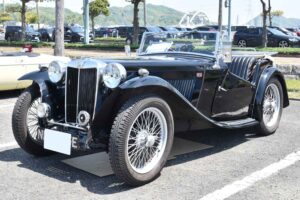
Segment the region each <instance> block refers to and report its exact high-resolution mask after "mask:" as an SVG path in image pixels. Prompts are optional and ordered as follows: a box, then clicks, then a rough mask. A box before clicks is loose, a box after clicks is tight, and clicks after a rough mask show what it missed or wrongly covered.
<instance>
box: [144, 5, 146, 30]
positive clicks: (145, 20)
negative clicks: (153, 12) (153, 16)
mask: <svg viewBox="0 0 300 200" xmlns="http://www.w3.org/2000/svg"><path fill="white" fill-rule="evenodd" d="M144 26H145V27H146V26H147V5H146V0H144Z"/></svg>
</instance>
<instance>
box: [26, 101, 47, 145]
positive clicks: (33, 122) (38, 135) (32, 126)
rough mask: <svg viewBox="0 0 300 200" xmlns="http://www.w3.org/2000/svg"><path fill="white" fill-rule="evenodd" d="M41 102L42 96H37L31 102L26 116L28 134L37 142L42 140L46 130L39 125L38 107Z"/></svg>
mask: <svg viewBox="0 0 300 200" xmlns="http://www.w3.org/2000/svg"><path fill="white" fill-rule="evenodd" d="M40 102H41V98H37V99H35V100H34V101H33V102H32V103H31V105H30V106H29V108H28V111H27V117H26V124H27V129H28V134H29V136H30V137H31V138H32V139H33V140H34V141H36V142H41V141H42V140H43V137H44V130H43V129H42V128H41V127H40V126H39V118H38V115H37V107H38V105H39V103H40Z"/></svg>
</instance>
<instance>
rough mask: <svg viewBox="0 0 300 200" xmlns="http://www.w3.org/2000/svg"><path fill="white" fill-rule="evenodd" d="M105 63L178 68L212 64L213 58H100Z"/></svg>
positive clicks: (127, 66) (135, 66) (125, 65)
mask: <svg viewBox="0 0 300 200" xmlns="http://www.w3.org/2000/svg"><path fill="white" fill-rule="evenodd" d="M101 61H103V62H106V63H120V64H122V65H123V66H124V67H125V68H127V69H131V68H142V67H144V68H158V67H160V68H161V67H162V68H164V67H167V68H178V67H185V68H186V67H191V68H193V67H201V68H202V67H205V66H212V65H213V64H214V61H213V60H210V59H205V58H203V59H197V60H196V59H195V60H187V59H182V58H174V57H173V58H170V57H168V58H167V57H155V56H149V57H145V56H141V57H137V58H133V59H112V60H102V59H101Z"/></svg>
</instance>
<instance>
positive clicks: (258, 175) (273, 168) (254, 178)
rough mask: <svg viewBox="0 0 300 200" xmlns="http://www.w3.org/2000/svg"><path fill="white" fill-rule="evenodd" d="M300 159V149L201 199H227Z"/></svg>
mask: <svg viewBox="0 0 300 200" xmlns="http://www.w3.org/2000/svg"><path fill="white" fill-rule="evenodd" d="M298 161H300V151H298V152H295V153H292V154H289V155H288V156H286V157H285V158H284V159H282V160H280V161H278V162H276V163H273V164H271V165H269V166H267V167H266V168H264V169H262V170H260V171H256V172H254V173H252V174H251V175H249V176H247V177H245V178H243V179H242V180H239V181H235V182H233V183H231V184H229V185H226V186H225V187H223V188H222V189H220V190H216V191H214V192H212V193H210V194H208V195H206V196H204V197H202V198H201V199H200V200H223V199H226V198H228V197H230V196H232V195H234V194H236V193H238V192H240V191H242V190H244V189H246V188H248V187H250V186H252V185H253V184H254V183H256V182H258V181H260V180H263V179H265V178H268V177H270V176H271V175H273V174H275V173H277V172H279V171H280V170H282V169H284V168H287V167H289V166H291V165H293V164H295V163H296V162H298Z"/></svg>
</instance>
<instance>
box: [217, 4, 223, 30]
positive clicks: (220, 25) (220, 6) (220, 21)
mask: <svg viewBox="0 0 300 200" xmlns="http://www.w3.org/2000/svg"><path fill="white" fill-rule="evenodd" d="M222 24H223V0H219V20H218V25H219V32H220V33H221V32H222Z"/></svg>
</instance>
